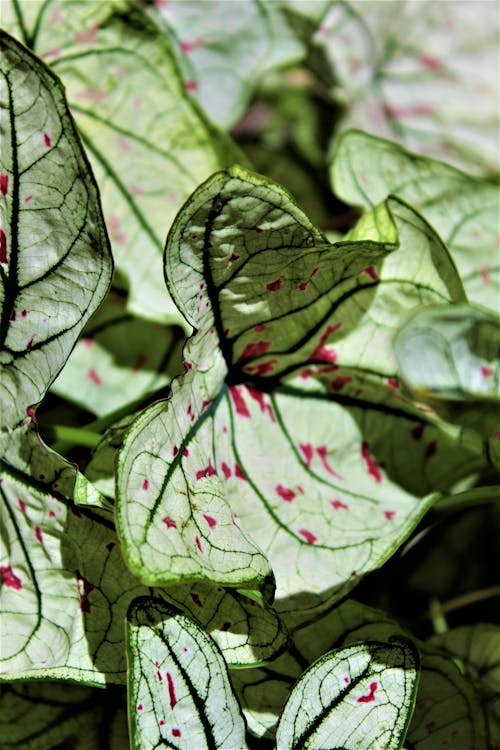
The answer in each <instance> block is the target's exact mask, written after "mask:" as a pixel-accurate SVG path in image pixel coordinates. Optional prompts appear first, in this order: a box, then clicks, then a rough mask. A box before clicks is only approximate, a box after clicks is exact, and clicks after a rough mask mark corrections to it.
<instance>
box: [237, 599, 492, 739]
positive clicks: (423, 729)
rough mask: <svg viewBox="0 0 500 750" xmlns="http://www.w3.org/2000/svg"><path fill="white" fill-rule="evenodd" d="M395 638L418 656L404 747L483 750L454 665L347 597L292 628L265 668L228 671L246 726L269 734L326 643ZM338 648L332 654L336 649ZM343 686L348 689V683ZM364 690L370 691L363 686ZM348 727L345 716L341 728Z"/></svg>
mask: <svg viewBox="0 0 500 750" xmlns="http://www.w3.org/2000/svg"><path fill="white" fill-rule="evenodd" d="M398 639H410V640H413V642H414V644H415V646H416V647H417V649H418V651H419V652H420V657H421V659H420V662H421V671H420V679H419V683H418V691H417V695H416V702H415V709H414V712H413V716H412V719H411V722H410V726H409V729H408V735H407V743H406V744H405V747H408V748H412V749H413V750H440V748H442V747H446V746H449V747H453V748H454V750H476V749H479V748H480V749H481V750H487V747H488V733H487V728H486V723H485V717H484V712H483V709H482V707H481V704H480V702H479V700H478V695H477V693H476V691H475V690H474V688H473V687H472V686H471V685H470V682H469V681H468V680H467V679H465V678H464V676H463V675H461V674H460V672H459V670H458V669H457V667H456V666H455V665H454V664H453V663H452V662H451V661H450V660H449V659H448V658H445V657H443V656H441V655H439V654H438V653H437V652H436V651H435V649H433V648H432V647H430V646H428V645H427V644H424V643H421V642H419V641H417V640H416V639H414V638H412V637H411V636H410V634H409V633H408V632H406V631H405V630H404V629H403V628H402V627H401V626H400V625H399V624H398V623H397V622H395V621H394V620H392V618H391V617H390V616H389V615H387V614H385V613H383V612H379V611H377V610H375V609H372V608H370V607H367V606H365V605H363V604H360V603H358V602H355V601H352V600H348V601H347V602H345V603H344V604H342V605H341V606H340V607H337V608H335V609H333V610H332V611H330V612H328V613H326V614H323V615H322V616H320V617H319V618H318V619H317V620H316V621H315V622H314V623H310V624H308V625H306V626H305V627H301V628H299V629H297V630H296V631H295V632H294V634H293V640H292V644H291V646H290V649H289V652H288V653H287V654H284V655H283V656H280V657H278V659H275V660H274V661H272V662H271V663H270V664H268V665H266V667H264V668H258V669H255V670H245V671H238V672H233V673H232V675H231V676H232V680H233V684H234V686H235V690H236V693H237V695H238V697H239V699H240V702H241V704H242V707H243V710H244V713H245V716H246V719H247V721H248V726H249V729H250V731H251V732H252V733H253V734H256V735H257V736H262V735H264V736H266V737H272V735H273V731H274V726H275V725H276V722H277V720H278V716H279V715H280V713H281V711H282V707H283V704H284V702H285V701H286V699H287V697H288V694H289V691H290V688H291V686H292V684H293V682H294V681H295V680H296V679H297V678H298V677H300V675H301V674H302V673H303V671H304V669H307V667H308V666H309V665H310V664H312V663H313V662H316V663H317V661H316V660H318V659H319V660H320V662H321V658H322V657H323V655H324V654H326V653H328V652H330V651H331V649H332V648H333V649H339V648H341V649H342V650H343V649H345V648H346V647H348V646H350V645H352V644H355V648H358V647H359V642H360V641H363V642H365V641H366V642H368V643H369V642H370V641H375V640H376V641H379V642H383V643H386V644H390V643H391V642H394V641H395V640H398ZM342 650H341V651H340V652H337V653H340V654H342ZM264 685H265V689H264V690H263V686H264ZM345 686H346V689H348V686H349V683H345ZM365 695H367V696H369V695H370V692H369V690H367V691H366V693H365ZM376 695H377V691H375V694H374V696H375V697H376ZM353 726H354V727H355V725H353V722H352V721H350V722H349V723H347V725H346V726H345V727H344V728H345V731H348V729H349V728H351V729H352V728H353ZM445 743H447V745H446V744H445ZM346 745H347V747H352V746H353V745H349V743H346ZM354 746H357V745H354Z"/></svg>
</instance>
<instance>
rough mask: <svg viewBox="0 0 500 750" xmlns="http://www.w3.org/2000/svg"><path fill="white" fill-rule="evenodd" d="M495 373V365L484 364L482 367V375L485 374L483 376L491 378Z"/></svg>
mask: <svg viewBox="0 0 500 750" xmlns="http://www.w3.org/2000/svg"><path fill="white" fill-rule="evenodd" d="M493 373H494V370H493V367H488V366H487V365H483V366H482V367H481V375H482V376H483V378H489V377H490V376H491V375H493Z"/></svg>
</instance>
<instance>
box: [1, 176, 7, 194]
mask: <svg viewBox="0 0 500 750" xmlns="http://www.w3.org/2000/svg"><path fill="white" fill-rule="evenodd" d="M8 191H9V175H8V174H2V173H1V172H0V192H1V193H2V195H7V193H8Z"/></svg>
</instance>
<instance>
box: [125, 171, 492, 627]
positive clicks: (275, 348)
mask: <svg viewBox="0 0 500 750" xmlns="http://www.w3.org/2000/svg"><path fill="white" fill-rule="evenodd" d="M363 234H365V239H363ZM398 239H400V240H401V246H400V247H399V248H398V249H397V250H396V249H395V248H396V246H397V242H398ZM391 251H392V252H391ZM166 268H167V279H168V283H169V286H170V290H171V292H172V295H173V297H174V299H175V300H176V301H177V304H178V305H179V307H180V309H181V311H182V312H183V314H184V315H185V316H186V318H187V320H188V322H189V323H190V324H191V325H192V326H193V327H195V328H196V329H197V333H196V334H195V335H194V336H193V337H192V338H191V339H189V341H188V344H187V346H186V349H185V352H184V355H185V361H186V365H185V366H186V373H185V374H184V376H181V377H179V378H177V379H175V380H174V382H173V384H172V391H171V395H170V397H169V399H167V400H166V401H164V402H158V403H157V404H155V405H154V406H152V407H150V408H149V409H148V410H146V411H145V412H144V413H143V414H142V415H141V416H140V417H139V419H138V420H137V421H136V422H135V424H134V425H133V426H132V427H131V429H130V431H129V433H128V435H127V437H126V440H125V443H124V447H123V448H122V450H121V451H120V454H119V460H118V484H117V487H118V495H117V519H118V525H119V529H120V536H121V538H122V540H123V549H124V553H125V557H126V559H127V562H128V564H129V565H130V567H131V569H132V570H133V571H134V573H135V574H136V575H138V576H139V577H140V579H141V580H142V581H143V582H144V583H147V584H149V585H169V584H172V583H175V582H183V581H184V582H187V581H193V580H211V581H214V582H218V583H221V584H224V585H229V586H233V587H239V588H247V589H248V588H249V587H250V588H251V587H257V586H262V585H264V586H265V585H266V583H267V577H268V575H269V567H268V565H267V563H266V562H265V557H264V556H263V555H262V553H261V552H260V550H262V551H263V552H264V555H265V556H267V558H268V559H269V561H270V563H271V566H272V569H273V571H274V575H275V576H276V579H277V584H278V592H277V605H276V606H277V609H278V611H279V612H280V613H282V614H286V616H287V617H290V618H292V619H294V618H299V619H300V618H303V617H310V616H312V615H311V613H312V612H313V611H314V609H315V608H316V607H318V606H319V607H322V606H324V604H325V602H327V601H328V600H331V599H332V598H334V597H340V596H342V595H343V594H345V592H346V591H347V590H348V589H349V588H351V587H352V586H353V585H354V584H355V582H356V581H357V580H358V579H359V576H360V575H363V574H364V573H365V572H367V571H369V570H372V569H373V568H375V567H377V566H378V565H380V564H381V563H382V562H383V561H384V560H385V559H387V557H388V556H389V555H390V554H392V552H393V551H394V550H395V549H396V548H397V546H398V545H399V544H400V543H401V542H402V540H403V539H404V538H405V537H406V536H407V535H408V534H409V533H410V531H411V529H412V528H414V526H415V524H416V523H417V522H418V520H419V519H420V518H421V517H422V515H423V514H424V513H425V511H426V509H427V508H428V507H429V506H430V504H431V503H432V502H433V501H434V500H435V499H436V496H435V495H428V496H427V497H424V498H421V497H420V496H418V495H416V494H415V491H414V490H413V489H412V492H405V491H404V490H403V489H401V487H399V486H398V485H397V484H396V483H395V482H394V481H393V474H394V473H395V474H396V475H397V479H398V481H399V478H400V476H401V475H402V474H403V473H404V472H403V471H402V465H400V466H399V467H394V461H393V460H391V462H389V463H388V465H387V468H385V467H384V466H382V465H381V463H379V461H378V451H379V450H380V447H379V444H381V443H382V442H383V439H382V437H381V435H382V433H384V435H385V436H387V435H389V433H390V431H391V429H390V427H392V425H390V421H389V418H393V419H394V422H393V425H394V424H395V423H397V429H398V430H400V431H401V435H402V436H404V439H405V445H406V450H404V449H403V450H399V451H398V455H405V456H406V458H405V459H404V461H403V463H404V464H405V467H407V466H408V460H409V459H408V457H409V456H410V455H414V454H416V448H417V447H418V448H419V450H418V454H417V455H418V456H419V463H418V470H417V471H415V467H413V472H412V473H416V474H418V475H419V477H420V476H424V477H426V479H427V481H428V482H429V485H430V486H431V487H432V482H433V481H436V483H437V484H438V485H439V486H443V485H445V484H446V482H449V481H450V471H451V467H453V471H452V477H453V479H455V478H456V474H455V470H456V471H458V472H460V471H468V470H470V469H471V468H472V465H474V466H475V467H476V468H477V467H478V466H479V465H482V463H483V461H484V459H483V457H482V456H481V455H480V453H481V452H480V451H479V453H477V454H474V450H472V449H471V450H470V451H469V449H468V448H467V446H462V445H461V443H460V441H461V436H460V434H459V433H458V431H455V433H454V434H453V435H451V434H450V433H449V432H447V431H446V429H444V428H443V429H442V430H441V432H440V428H439V427H438V428H437V429H436V428H434V429H436V432H434V431H431V433H430V437H429V441H427V433H426V435H425V436H424V437H423V440H422V441H421V443H419V446H416V442H418V441H420V440H421V439H422V436H423V434H424V429H425V427H426V426H427V425H428V424H431V423H432V420H431V419H430V418H427V416H426V415H425V414H423V413H422V412H421V411H419V408H420V407H419V406H418V405H416V404H414V403H412V402H410V401H408V399H405V398H404V397H403V396H402V395H400V394H399V393H398V392H397V388H398V383H397V382H395V381H394V380H393V378H394V377H395V376H396V375H397V372H396V371H395V367H396V364H395V360H394V356H393V354H392V348H391V343H392V338H393V336H394V334H395V332H396V330H397V328H395V324H394V319H396V326H397V325H398V321H399V320H401V323H402V321H403V317H404V316H403V311H404V315H407V314H408V312H409V311H410V310H411V309H412V307H414V306H416V305H421V304H424V303H425V304H433V303H436V301H442V302H446V301H453V300H462V299H463V296H464V294H463V289H462V286H461V283H460V279H459V277H458V275H457V273H456V270H455V269H454V266H453V264H452V262H451V261H450V258H449V256H448V254H447V252H446V249H445V248H444V246H443V245H442V243H441V242H440V240H439V238H438V237H437V236H436V235H435V233H433V231H432V229H431V228H430V227H429V226H428V225H427V224H426V223H425V222H424V221H423V220H422V219H421V218H420V217H419V216H418V215H417V214H415V213H414V212H412V210H411V209H410V208H409V207H408V206H406V205H405V204H403V203H401V202H399V201H396V200H394V201H391V202H390V203H388V204H383V205H382V206H380V207H379V208H378V209H377V210H376V211H374V213H373V214H370V215H369V216H366V217H364V218H363V219H362V221H361V224H360V226H358V227H357V228H355V230H354V231H353V232H352V233H351V235H350V236H349V237H348V238H347V240H346V241H345V242H344V241H343V242H339V243H335V244H330V243H329V242H328V241H327V240H326V238H324V237H323V235H322V234H321V233H320V232H319V230H318V229H317V228H316V227H314V226H313V225H312V224H311V222H310V221H309V220H308V219H307V217H306V216H305V215H304V214H303V213H302V212H301V211H300V209H299V208H298V207H297V206H296V204H295V203H294V202H293V200H292V198H291V196H290V195H289V194H288V193H287V192H286V191H285V190H283V189H282V188H280V187H279V186H276V184H275V183H272V182H271V181H270V180H267V179H265V178H263V177H259V176H258V175H255V174H252V173H250V172H247V171H245V170H243V169H241V168H239V167H233V168H230V169H228V170H227V171H225V172H224V173H218V174H216V175H214V176H213V177H212V178H210V179H209V180H208V181H207V182H206V183H204V184H203V185H202V186H200V188H199V189H198V190H197V191H196V192H195V193H194V194H193V196H192V197H191V199H190V200H189V201H188V203H187V204H186V205H185V207H184V208H183V210H182V211H181V212H180V213H179V215H178V217H177V219H176V221H175V223H174V226H173V228H172V230H171V233H170V235H169V239H168V243H167V249H166ZM386 269H387V270H386ZM344 342H348V343H345V345H344ZM370 343H372V344H375V343H376V344H378V345H373V346H369V344H370ZM343 361H345V363H346V368H345V370H344V371H343V370H342V369H341V368H342V366H343ZM351 370H353V371H354V372H353V373H352V374H350V372H351ZM344 372H345V373H348V374H344ZM328 373H330V374H329V375H328ZM358 376H359V377H360V378H365V379H366V378H372V381H373V382H372V383H371V385H370V387H369V388H367V389H366V394H365V391H364V388H365V386H364V385H363V386H362V388H361V390H359V387H358V385H357V380H356V378H357V377H358ZM323 377H324V378H326V379H327V381H329V382H328V388H325V387H324V386H323V384H322V383H321V382H320V379H321V378H323ZM344 387H345V388H346V392H345V394H344V390H343V389H344ZM332 426H334V427H332ZM443 446H447V447H445V448H443ZM442 450H444V452H443V460H445V464H444V465H443V464H442V463H440V462H436V461H434V463H435V464H436V466H442V474H444V475H445V476H440V477H439V478H438V480H436V470H433V469H431V470H430V471H427V468H426V464H427V463H428V462H429V461H432V458H433V456H434V455H435V454H436V453H437V454H438V456H439V453H440V452H441V451H442ZM468 451H469V453H468ZM389 453H390V451H386V452H385V454H384V455H385V456H388V455H389ZM458 456H460V457H461V461H462V464H461V463H460V462H458V460H457V459H458ZM439 471H440V470H439V469H438V473H439ZM446 474H447V476H446ZM417 484H418V486H419V488H421V487H423V485H422V483H421V482H420V479H419V480H417ZM428 489H429V487H428V488H427V489H425V488H424V489H423V490H422V491H420V494H426V492H428ZM231 524H232V526H231ZM236 524H237V525H236ZM252 539H253V540H255V544H256V545H258V548H257V547H256V546H254V548H253V549H254V551H253V552H252V541H251V540H252ZM248 582H250V584H251V585H250V586H249V584H248ZM307 610H309V612H308V614H306V611H307Z"/></svg>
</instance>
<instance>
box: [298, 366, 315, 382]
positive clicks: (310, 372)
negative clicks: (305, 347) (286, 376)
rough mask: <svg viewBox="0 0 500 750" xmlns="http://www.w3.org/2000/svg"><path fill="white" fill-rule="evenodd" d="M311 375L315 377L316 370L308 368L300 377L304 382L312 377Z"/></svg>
mask: <svg viewBox="0 0 500 750" xmlns="http://www.w3.org/2000/svg"><path fill="white" fill-rule="evenodd" d="M311 375H314V370H313V369H312V368H311V367H306V368H305V369H304V370H302V372H301V373H300V377H301V378H302V380H307V379H308V378H310V377H311Z"/></svg>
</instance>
